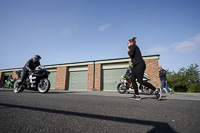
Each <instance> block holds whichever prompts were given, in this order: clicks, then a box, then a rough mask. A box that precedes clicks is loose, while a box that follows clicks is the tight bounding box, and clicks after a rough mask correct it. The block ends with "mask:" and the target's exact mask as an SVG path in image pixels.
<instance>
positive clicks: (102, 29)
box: [98, 24, 111, 31]
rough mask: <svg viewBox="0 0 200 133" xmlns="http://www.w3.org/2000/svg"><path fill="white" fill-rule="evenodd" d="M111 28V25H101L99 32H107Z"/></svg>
mask: <svg viewBox="0 0 200 133" xmlns="http://www.w3.org/2000/svg"><path fill="white" fill-rule="evenodd" d="M110 26H111V24H105V25H101V26H99V28H98V30H99V31H105V30H106V29H108V28H109V27H110Z"/></svg>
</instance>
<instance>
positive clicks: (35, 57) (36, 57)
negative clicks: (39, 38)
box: [33, 55, 41, 59]
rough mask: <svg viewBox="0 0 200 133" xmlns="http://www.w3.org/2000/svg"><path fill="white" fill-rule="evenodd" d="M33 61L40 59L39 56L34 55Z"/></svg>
mask: <svg viewBox="0 0 200 133" xmlns="http://www.w3.org/2000/svg"><path fill="white" fill-rule="evenodd" d="M33 59H41V57H40V56H39V55H34V56H33Z"/></svg>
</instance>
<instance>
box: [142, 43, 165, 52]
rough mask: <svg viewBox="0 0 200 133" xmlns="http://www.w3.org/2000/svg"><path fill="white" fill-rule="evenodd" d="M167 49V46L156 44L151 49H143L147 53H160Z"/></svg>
mask: <svg viewBox="0 0 200 133" xmlns="http://www.w3.org/2000/svg"><path fill="white" fill-rule="evenodd" d="M166 51H168V48H166V47H163V46H160V45H157V46H155V47H153V48H151V49H148V50H145V52H146V53H148V54H160V53H161V52H166Z"/></svg>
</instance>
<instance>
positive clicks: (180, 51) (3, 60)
mask: <svg viewBox="0 0 200 133" xmlns="http://www.w3.org/2000/svg"><path fill="white" fill-rule="evenodd" d="M133 36H136V37H137V40H136V41H137V45H138V46H139V47H140V49H141V52H142V55H143V56H148V55H155V54H160V59H159V64H160V65H162V66H163V68H165V69H169V70H171V71H178V70H179V68H182V67H188V66H190V64H194V63H197V64H198V65H200V52H199V51H200V0H0V48H1V52H0V69H9V68H19V67H23V66H24V64H25V62H26V61H27V60H28V59H30V58H32V56H33V55H35V54H39V55H41V56H42V60H41V64H43V65H52V64H62V63H71V62H82V61H91V60H103V59H113V58H124V57H128V54H127V52H126V48H127V41H128V40H129V39H131V38H132V37H133Z"/></svg>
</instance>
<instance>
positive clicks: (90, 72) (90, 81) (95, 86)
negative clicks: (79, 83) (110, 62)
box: [87, 64, 101, 91]
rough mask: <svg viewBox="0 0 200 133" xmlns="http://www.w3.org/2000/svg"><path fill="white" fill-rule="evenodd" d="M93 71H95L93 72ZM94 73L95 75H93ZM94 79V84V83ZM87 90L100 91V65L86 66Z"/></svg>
mask: <svg viewBox="0 0 200 133" xmlns="http://www.w3.org/2000/svg"><path fill="white" fill-rule="evenodd" d="M94 69H95V70H94ZM94 71H95V75H94ZM94 78H95V82H94ZM87 84H88V85H87V87H88V90H90V91H100V90H101V64H95V68H94V64H90V65H88V82H87Z"/></svg>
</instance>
